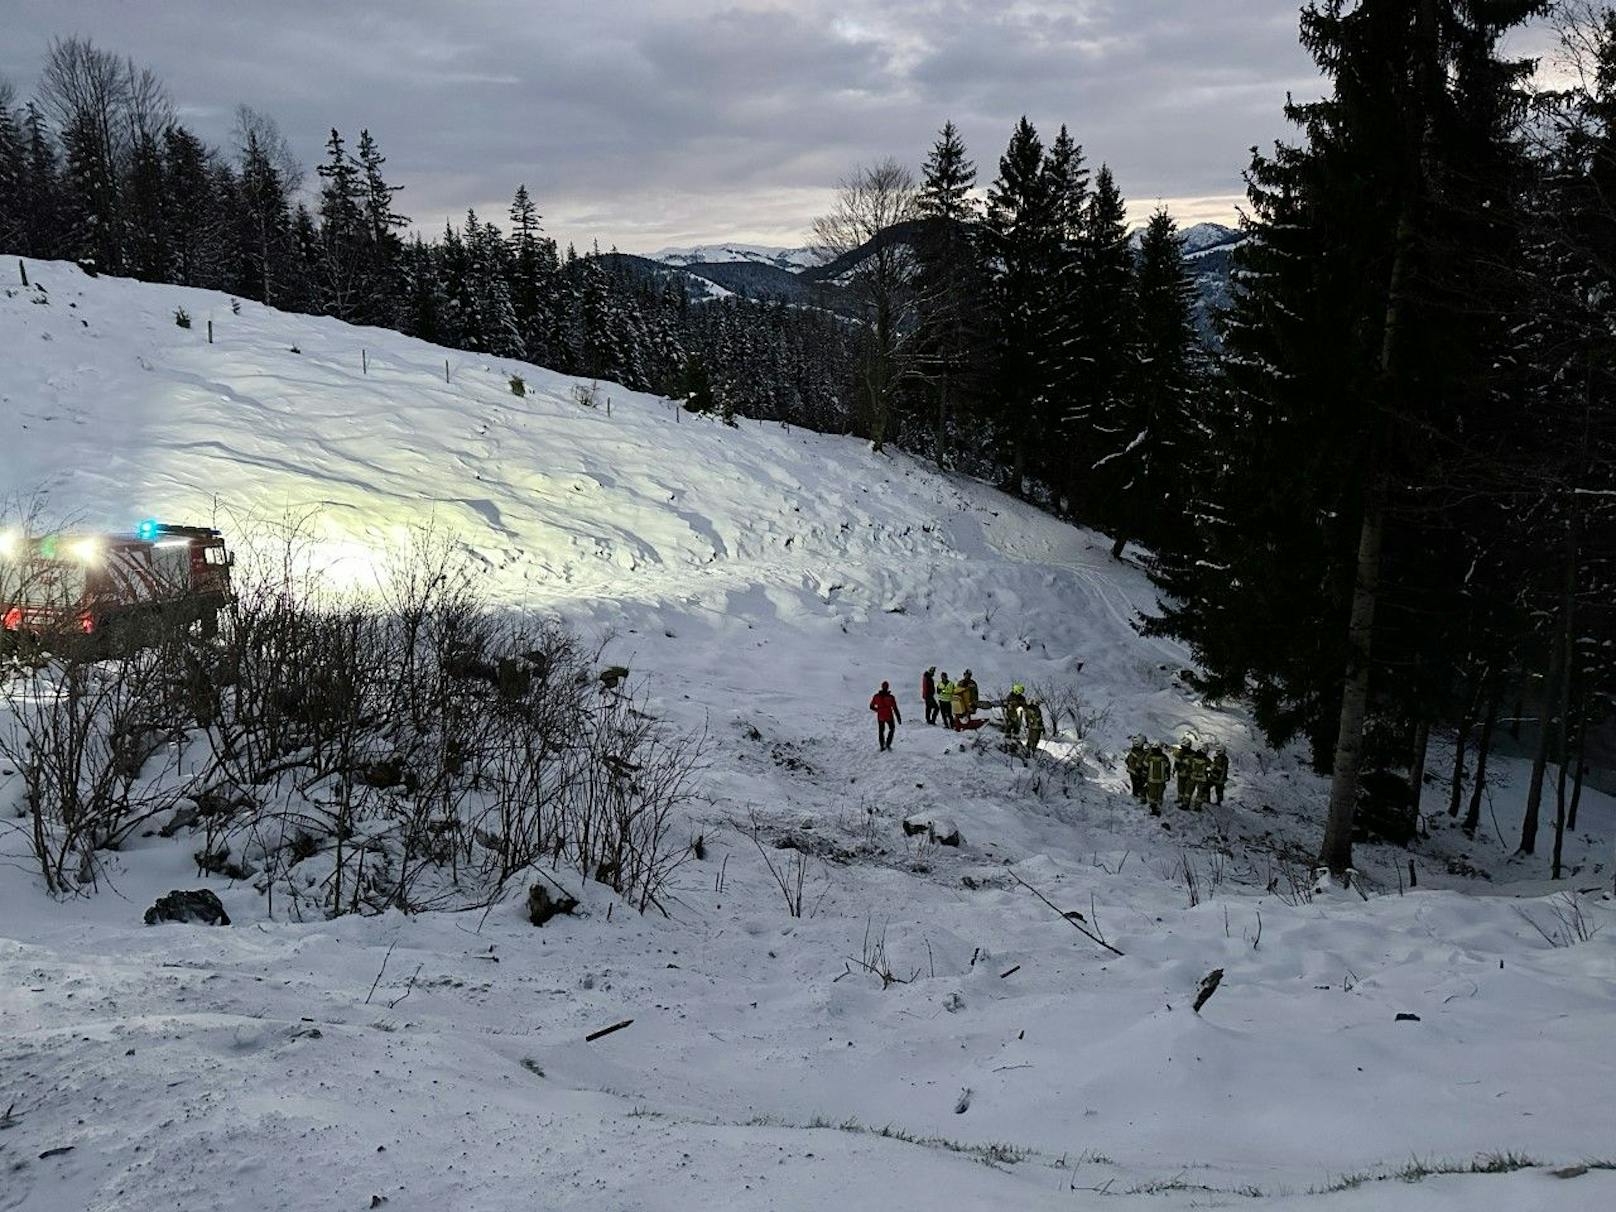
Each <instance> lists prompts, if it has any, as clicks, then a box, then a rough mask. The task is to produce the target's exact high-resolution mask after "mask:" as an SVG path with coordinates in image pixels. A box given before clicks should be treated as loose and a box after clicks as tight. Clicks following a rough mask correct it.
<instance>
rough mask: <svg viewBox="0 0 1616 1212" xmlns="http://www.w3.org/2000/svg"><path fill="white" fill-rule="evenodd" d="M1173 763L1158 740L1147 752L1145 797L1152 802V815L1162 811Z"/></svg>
mask: <svg viewBox="0 0 1616 1212" xmlns="http://www.w3.org/2000/svg"><path fill="white" fill-rule="evenodd" d="M1172 769H1173V763H1172V760H1171V759H1170V758H1169V757H1168V756H1167V750H1165V749H1163V748H1162V747H1161V743H1160V742H1159V741H1158V742H1157V743H1156V744H1154V745H1152V746H1151V747H1150V748H1149V750H1147V751H1146V753H1145V799H1146V800H1147V801H1148V802H1149V804H1150V815H1151V816H1160V815H1161V812H1162V798H1163V797H1164V796H1165V795H1166V794H1167V776H1168V774H1170V773H1171V772H1172Z"/></svg>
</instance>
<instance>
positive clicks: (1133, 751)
mask: <svg viewBox="0 0 1616 1212" xmlns="http://www.w3.org/2000/svg"><path fill="white" fill-rule="evenodd" d="M1147 757H1148V754H1147V753H1146V751H1145V738H1144V737H1142V736H1136V737H1134V738H1133V743H1132V744H1131V745H1130V746H1129V747H1128V756H1127V757H1126V758H1124V759H1123V764H1124V765H1125V766H1127V768H1128V784H1129V786H1130V787H1131V788H1132V790H1133V798H1134V799H1136V800H1138V801H1139V802H1140V803H1141V804H1142V803H1144V802H1145V762H1146V758H1147Z"/></svg>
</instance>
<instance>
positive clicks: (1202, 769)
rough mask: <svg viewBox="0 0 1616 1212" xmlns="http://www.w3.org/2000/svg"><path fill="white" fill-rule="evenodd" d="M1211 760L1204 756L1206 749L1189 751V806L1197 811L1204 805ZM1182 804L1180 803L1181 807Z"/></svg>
mask: <svg viewBox="0 0 1616 1212" xmlns="http://www.w3.org/2000/svg"><path fill="white" fill-rule="evenodd" d="M1210 770H1211V762H1210V761H1209V760H1208V758H1207V756H1206V750H1204V749H1196V750H1192V751H1191V753H1190V806H1191V807H1192V808H1194V809H1195V811H1197V812H1199V811H1201V809H1202V808H1204V807H1205V806H1206V784H1207V778H1208V775H1209V771H1210ZM1182 806H1183V805H1180V807H1182Z"/></svg>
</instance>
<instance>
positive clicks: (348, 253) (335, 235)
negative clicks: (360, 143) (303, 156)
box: [315, 128, 370, 320]
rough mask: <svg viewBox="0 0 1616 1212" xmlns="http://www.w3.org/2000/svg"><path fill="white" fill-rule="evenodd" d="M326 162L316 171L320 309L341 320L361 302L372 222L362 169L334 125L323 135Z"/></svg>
mask: <svg viewBox="0 0 1616 1212" xmlns="http://www.w3.org/2000/svg"><path fill="white" fill-rule="evenodd" d="M325 146H326V161H325V163H324V164H321V165H320V166H319V167H318V168H317V169H315V172H316V173H318V174H319V177H320V180H321V182H322V183H323V184H322V185H321V186H320V291H319V294H320V303H321V310H323V311H325V312H326V313H328V314H329V315H333V316H336V317H337V318H338V319H342V320H353V319H356V318H357V317H358V315H359V314H360V312H361V310H362V309H363V307H364V306H365V300H364V292H365V287H366V284H367V273H368V270H369V268H370V255H369V250H370V239H369V234H370V227H369V224H368V223H367V221H366V218H365V209H364V207H365V200H366V195H365V188H364V183H363V181H362V180H361V174H360V169H359V166H358V165H357V164H355V163H354V161H353V159H352V158H351V157H350V156H349V155H348V152H347V149H346V148H345V147H344V145H343V140H342V136H341V135H340V134H338V133H337V131H336V129H335V128H333V129H332V131H331V137H330V138H329V139H327V140H326V145H325Z"/></svg>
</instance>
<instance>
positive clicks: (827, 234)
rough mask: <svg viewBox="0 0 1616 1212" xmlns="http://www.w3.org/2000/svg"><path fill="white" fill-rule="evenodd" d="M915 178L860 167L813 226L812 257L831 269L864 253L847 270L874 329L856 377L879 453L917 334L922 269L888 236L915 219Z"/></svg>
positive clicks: (895, 166)
mask: <svg viewBox="0 0 1616 1212" xmlns="http://www.w3.org/2000/svg"><path fill="white" fill-rule="evenodd" d="M917 201H918V191H917V189H916V187H915V179H914V175H913V174H912V173H911V172H910V171H909V170H908V169H907V168H905V167H904V166H903V165H902V164H900V163H898V161H896V160H893V159H886V160H881V161H878V162H877V163H875V164H871V165H861V166H859V167H858V168H855V169H854V170H853V172H852V173H851V174H850V175H849V176H848V177H846V178H845V179H844V180H843V181H842V182H841V184H840V186H839V187H838V189H837V193H836V202H835V205H834V206H833V207H832V209H831V211H830V213H829V214H827V215H823V216H821V217H820V218H818V219H816V220H814V228H813V247H814V251H815V252H816V253H818V254H819V255H820V256H821V257H823V258H824V259H825V260H826V261H827V262H829V261H835V260H837V259H838V258H842V257H849V256H851V255H852V254H855V253H857V254H859V259H858V261H857V262H856V263H855V264H853V265H850V266H848V267H847V269H846V270H845V274H846V279H847V282H848V284H849V285H850V286H851V287H852V289H853V291H854V293H855V294H856V295H857V296H858V298H859V300H860V301H861V302H862V303H863V305H864V309H865V321H866V323H867V324H868V326H869V331H868V336H867V339H866V341H865V350H864V354H863V356H862V357H861V358H860V359H859V365H858V374H859V388H860V395H861V396H862V402H863V405H864V407H865V409H866V424H867V427H868V431H869V437H870V441H871V442H872V443H873V444H874V446H875V449H876V450H877V451H879V450H880V449H881V447H882V444H883V443H884V442H885V441H886V436H887V426H888V423H889V421H890V419H891V415H892V406H893V402H894V399H895V397H896V395H897V391H898V386H899V384H900V382H901V381H902V379H903V376H904V373H905V369H906V366H905V363H906V361H907V360H908V354H909V350H908V348H907V346H908V343H909V340H910V337H911V335H912V331H913V327H914V325H913V319H914V307H915V291H914V280H915V274H916V270H917V268H918V266H917V262H916V258H915V255H914V250H913V249H912V248H911V247H910V246H909V244H908V242H907V241H905V240H903V239H895V238H893V233H892V231H891V229H892V228H893V227H895V226H897V225H898V224H900V223H905V222H908V221H910V220H912V219H914V218H916V217H917V214H918V211H917Z"/></svg>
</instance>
